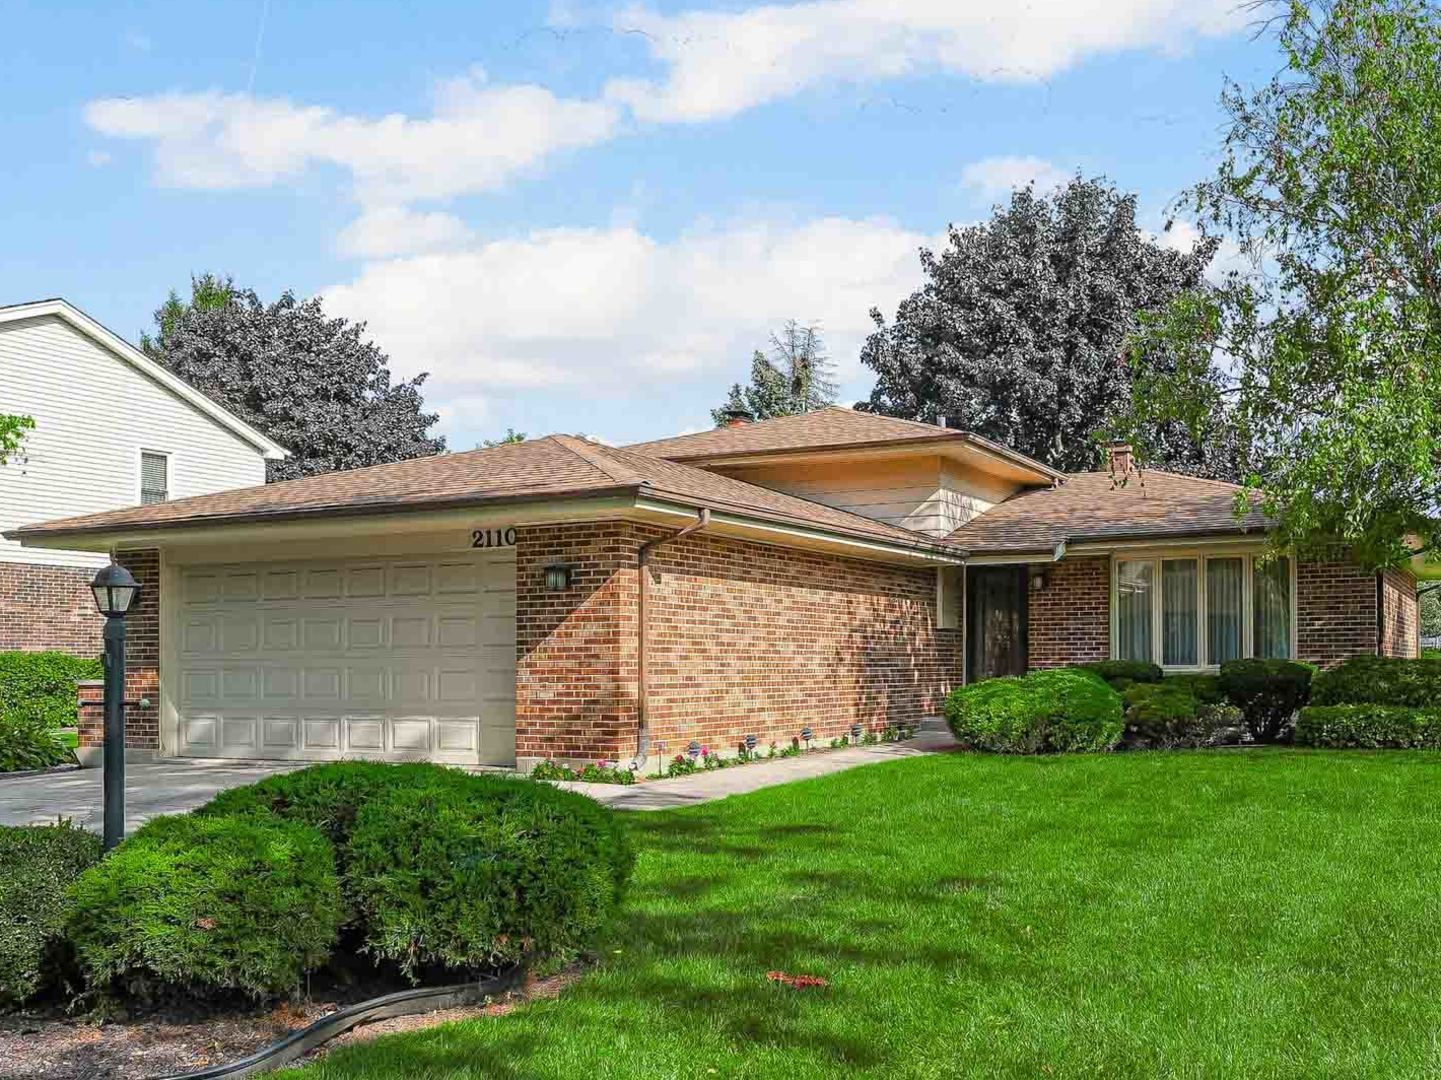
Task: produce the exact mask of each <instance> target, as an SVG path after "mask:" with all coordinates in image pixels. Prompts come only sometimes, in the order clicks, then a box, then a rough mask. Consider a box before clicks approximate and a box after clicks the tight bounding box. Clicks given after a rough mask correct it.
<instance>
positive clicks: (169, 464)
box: [135, 446, 176, 506]
mask: <svg viewBox="0 0 1441 1080" xmlns="http://www.w3.org/2000/svg"><path fill="white" fill-rule="evenodd" d="M146 454H155V455H156V456H157V457H163V458H164V459H165V501H166V502H173V501H174V499H175V458H176V455H175V453H174V452H173V451H170V450H157V449H155V447H153V446H140V447H136V450H135V505H136V506H139V505H140V504H141V502H142V501H143V500H144V498H145V455H146Z"/></svg>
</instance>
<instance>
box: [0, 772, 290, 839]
mask: <svg viewBox="0 0 1441 1080" xmlns="http://www.w3.org/2000/svg"><path fill="white" fill-rule="evenodd" d="M302 764H306V763H305V762H280V761H277V762H269V763H262V762H245V763H243V764H242V763H232V762H202V761H156V762H147V763H145V764H140V763H131V764H127V765H126V766H125V825H126V831H127V832H133V831H134V830H135V829H136V828H138V827H139V826H140V825H142V824H144V823H145V821H146V820H147V819H149V818H152V817H155V816H157V815H159V814H178V813H181V812H182V811H185V810H193V809H194V808H195V807H197V806H199V805H200V804H201V803H203V802H207V801H208V800H209V799H210V797H211V796H212V795H214V794H215V793H216V792H218V791H222V790H224V789H225V788H231V787H237V786H239V785H240V784H249V783H253V782H254V781H256V780H263V779H264V778H265V777H267V776H271V775H273V774H274V773H278V772H288V771H290V770H291V769H297V768H299V767H300V766H301V765H302ZM100 776H101V771H100V770H99V769H77V770H75V771H73V772H60V773H41V774H38V775H34V776H10V777H0V825H31V824H35V823H37V822H51V821H54V820H55V819H56V818H57V817H64V818H70V819H71V820H72V821H74V822H75V824H77V825H81V826H84V827H85V828H87V829H93V830H94V831H95V832H99V831H100V826H101V817H102V815H101V791H100Z"/></svg>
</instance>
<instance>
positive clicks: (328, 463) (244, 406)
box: [145, 275, 445, 481]
mask: <svg viewBox="0 0 1441 1080" xmlns="http://www.w3.org/2000/svg"><path fill="white" fill-rule="evenodd" d="M155 321H156V335H155V337H153V338H148V339H146V342H145V344H146V347H147V349H148V350H149V351H150V353H151V355H153V356H155V357H156V358H157V359H158V360H160V361H161V362H162V363H164V364H165V365H166V366H167V367H169V368H170V369H171V370H172V371H174V372H175V373H176V374H177V375H179V376H180V377H181V378H182V379H184V380H185V381H186V382H188V383H190V384H191V385H192V386H194V387H196V388H197V389H199V390H201V391H203V392H204V393H206V394H208V395H209V396H210V397H212V398H214V399H215V400H216V401H218V402H220V403H221V404H222V405H224V406H226V407H227V408H229V409H231V410H232V411H234V412H235V413H237V414H239V415H240V416H241V417H243V418H245V419H246V420H247V421H249V422H250V423H252V424H254V425H255V426H256V427H258V428H259V429H260V430H261V431H263V432H265V433H266V434H267V435H269V436H270V437H271V438H272V439H274V440H275V441H276V442H278V443H280V444H281V445H282V446H284V447H286V448H287V449H288V450H290V452H291V457H289V458H287V459H286V460H284V461H272V462H269V463H268V467H267V479H269V480H271V481H275V480H291V479H294V478H296V477H300V476H313V475H315V474H317V473H323V472H331V471H333V470H335V469H354V468H360V467H361V466H365V465H380V464H384V463H386V462H390V461H403V460H406V459H408V458H415V457H425V456H428V455H430V454H438V453H440V452H441V451H443V450H444V449H445V440H444V439H443V438H440V437H437V436H432V435H431V434H430V433H429V432H430V429H431V427H432V426H433V425H434V424H435V422H436V419H437V417H436V415H435V414H434V413H427V412H425V411H423V402H422V399H421V394H420V388H421V384H422V383H423V382H424V381H425V376H424V375H419V376H417V377H416V378H414V379H410V380H408V381H404V382H395V381H392V379H391V374H390V367H389V360H388V358H387V357H386V355H385V353H383V352H381V351H380V349H379V348H377V347H376V345H375V344H374V342H371V341H368V340H366V338H365V336H364V335H365V324H364V323H350V322H347V321H346V320H345V319H333V318H328V317H326V315H325V312H324V310H323V308H322V306H321V301H320V300H319V298H314V299H310V300H303V301H302V300H297V299H296V298H295V296H294V295H293V294H291V293H289V292H287V293H284V294H283V295H282V296H281V297H280V298H279V299H278V300H276V301H275V302H274V303H271V304H265V303H262V302H261V300H260V298H259V297H257V296H256V295H255V293H254V292H253V291H251V290H249V289H240V288H237V287H236V286H235V285H234V284H233V283H232V282H231V281H230V279H229V278H224V279H221V278H216V277H214V276H212V275H205V276H204V277H199V278H195V279H194V280H193V282H192V287H191V298H190V300H189V301H188V302H186V301H182V300H180V299H179V298H178V297H176V296H175V295H174V294H172V295H171V297H170V299H169V300H167V301H166V303H165V305H164V306H163V307H161V308H160V309H159V310H158V311H156V313H155Z"/></svg>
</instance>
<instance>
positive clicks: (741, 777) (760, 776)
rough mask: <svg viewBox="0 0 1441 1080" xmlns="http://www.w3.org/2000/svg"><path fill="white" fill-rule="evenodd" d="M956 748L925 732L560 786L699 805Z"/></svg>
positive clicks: (608, 799)
mask: <svg viewBox="0 0 1441 1080" xmlns="http://www.w3.org/2000/svg"><path fill="white" fill-rule="evenodd" d="M955 748H956V740H955V739H953V738H952V737H951V734H950V732H948V731H922V732H920V733H919V734H918V735H916V737H915V738H913V739H907V740H906V741H905V742H899V743H878V744H877V745H875V746H851V747H847V748H846V749H844V750H825V751H823V752H821V753H813V754H801V755H800V756H799V757H790V758H781V759H779V760H777V761H763V762H760V763H758V764H753V765H737V766H735V767H733V768H729V769H717V770H715V771H714V772H697V773H691V774H690V775H689V776H677V777H673V778H672V779H669V780H647V781H646V782H645V783H643V784H633V785H630V786H622V785H620V784H578V783H563V784H560V785H558V786H559V787H564V788H569V789H570V790H571V791H579V792H582V793H583V794H586V795H589V796H590V797H591V798H592V799H595V800H596V802H600V803H604V804H605V805H606V806H610V807H613V808H614V809H616V810H669V809H671V808H673V807H677V806H696V805H698V804H700V803H707V802H712V801H714V800H716V799H724V798H726V797H727V796H729V795H743V794H745V793H746V792H748V791H759V790H760V789H761V788H768V787H775V786H776V785H778V784H789V783H791V782H792V781H793V780H808V779H810V778H811V777H813V776H829V775H830V774H831V773H838V772H843V771H844V770H846V769H854V768H856V767H857V766H859V765H874V764H876V763H877V762H881V761H895V760H897V759H900V758H909V757H918V756H920V755H921V754H934V753H938V752H941V751H946V750H954V749H955Z"/></svg>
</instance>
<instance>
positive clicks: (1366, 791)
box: [287, 751, 1441, 1080]
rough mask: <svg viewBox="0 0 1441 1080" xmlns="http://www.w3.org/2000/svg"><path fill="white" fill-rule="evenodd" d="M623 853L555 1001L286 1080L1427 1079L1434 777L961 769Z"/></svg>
mask: <svg viewBox="0 0 1441 1080" xmlns="http://www.w3.org/2000/svg"><path fill="white" fill-rule="evenodd" d="M629 821H630V823H631V826H632V828H633V831H634V834H635V837H636V842H637V844H638V846H639V847H640V850H641V857H640V861H639V865H638V867H637V877H636V884H635V888H634V892H633V896H632V900H631V903H630V906H629V911H628V914H627V919H626V925H625V926H624V928H623V929H622V931H621V937H620V939H619V940H618V941H617V942H615V944H614V945H613V951H610V952H609V955H608V956H607V957H606V960H605V962H604V964H603V965H602V966H601V967H600V968H598V969H597V970H595V971H593V972H591V973H589V974H587V975H586V976H585V977H584V978H583V979H581V980H580V981H579V982H578V983H577V984H576V985H575V986H573V987H572V988H571V989H570V990H568V991H567V992H566V993H565V994H564V995H563V996H562V997H561V998H559V999H557V1000H554V1001H549V1002H542V1003H536V1004H533V1005H530V1006H527V1007H524V1008H521V1009H518V1010H517V1011H516V1012H514V1013H512V1014H511V1015H509V1016H506V1017H502V1018H495V1019H486V1020H482V1021H475V1022H467V1023H462V1024H452V1025H448V1026H444V1027H440V1028H435V1029H432V1030H430V1031H424V1032H417V1033H414V1034H410V1035H402V1036H394V1037H389V1038H385V1039H381V1040H378V1041H376V1042H374V1043H371V1044H369V1045H364V1046H359V1047H355V1048H352V1049H349V1050H343V1051H338V1052H336V1053H335V1054H334V1055H332V1056H331V1057H329V1058H328V1059H327V1060H325V1061H324V1062H323V1063H321V1064H320V1065H319V1066H316V1067H312V1068H310V1069H307V1070H304V1071H299V1072H295V1073H290V1074H287V1075H290V1076H303V1077H304V1078H306V1080H328V1078H340V1077H346V1078H350V1077H375V1078H379V1077H396V1076H405V1077H415V1076H425V1077H447V1078H450V1077H455V1078H460V1077H523V1076H542V1077H557V1078H559V1077H566V1078H574V1077H584V1078H590V1077H608V1076H634V1077H670V1076H699V1077H704V1076H712V1075H714V1076H768V1077H769V1076H774V1077H784V1078H787V1080H795V1078H800V1077H814V1076H835V1075H837V1074H840V1073H842V1072H846V1073H852V1072H853V1073H856V1074H862V1075H870V1076H878V1077H879V1076H885V1077H892V1076H914V1077H936V1076H978V1077H991V1076H1026V1077H1030V1076H1038V1077H1064V1076H1106V1077H1115V1076H1124V1077H1159V1076H1166V1077H1177V1076H1182V1077H1197V1078H1200V1077H1206V1078H1210V1077H1218V1076H1226V1077H1248V1078H1250V1077H1283V1076H1284V1077H1352V1076H1375V1077H1408V1076H1416V1077H1420V1076H1433V1077H1434V1076H1437V1075H1441V948H1438V947H1441V754H1423V753H1406V754H1365V753H1355V752H1352V753H1335V754H1327V753H1302V752H1295V753H1292V752H1265V751H1262V752H1240V753H1236V752H1231V753H1227V752H1218V753H1173V754H1117V755H1105V756H1092V757H1058V758H1048V759H1036V758H1031V759H1024V758H1009V759H1007V758H994V757H989V758H988V757H974V756H965V755H951V756H940V757H931V758H923V759H916V760H911V761H904V762H897V763H894V764H888V765H877V766H871V767H867V768H861V769H856V770H853V771H851V772H847V773H842V774H839V775H837V776H833V777H828V778H825V779H821V780H813V781H808V782H804V783H798V784H793V785H790V786H788V787H782V788H773V789H771V790H768V791H763V792H759V793H757V794H754V795H748V796H742V797H738V798H733V799H729V800H727V801H725V802H722V803H716V804H712V805H709V806H702V807H696V808H693V809H689V810H682V811H674V812H666V813H658V814H653V815H636V816H635V817H633V818H630V819H629ZM777 968H778V969H783V970H785V971H788V972H792V973H805V974H816V975H821V976H824V977H825V978H826V979H828V980H830V987H829V989H827V990H820V991H796V990H790V989H786V988H782V987H779V986H776V985H774V984H771V983H768V982H767V981H766V978H765V975H766V972H767V971H768V970H771V969H777Z"/></svg>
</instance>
